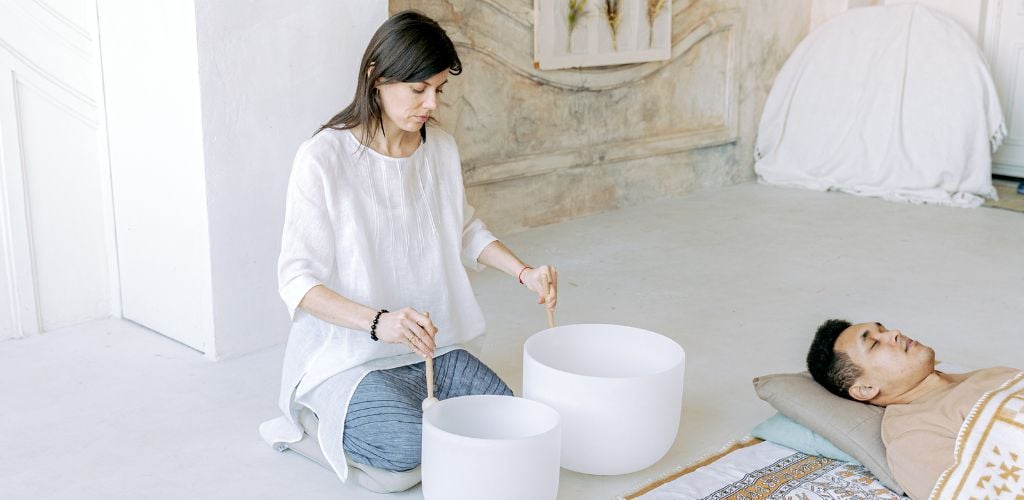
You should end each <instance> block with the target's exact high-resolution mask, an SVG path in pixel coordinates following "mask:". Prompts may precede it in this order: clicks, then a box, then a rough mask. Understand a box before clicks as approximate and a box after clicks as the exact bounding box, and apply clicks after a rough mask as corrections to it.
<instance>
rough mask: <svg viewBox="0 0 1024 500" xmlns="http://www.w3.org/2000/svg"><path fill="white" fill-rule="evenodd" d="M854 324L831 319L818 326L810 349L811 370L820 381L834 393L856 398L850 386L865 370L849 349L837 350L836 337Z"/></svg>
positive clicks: (808, 353)
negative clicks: (857, 362)
mask: <svg viewBox="0 0 1024 500" xmlns="http://www.w3.org/2000/svg"><path fill="white" fill-rule="evenodd" d="M849 327H850V322H849V321H846V320H842V319H830V320H828V321H826V322H824V323H822V324H821V326H819V327H818V332H817V333H815V334H814V341H813V342H811V349H810V350H809V351H808V352H807V370H808V371H810V372H811V376H812V377H814V380H816V381H817V382H818V383H819V384H821V385H822V386H823V387H825V388H826V389H828V390H829V392H831V393H832V394H835V395H837V396H841V397H844V398H846V399H853V397H852V396H850V387H853V383H854V382H855V381H856V380H857V377H860V376H861V373H863V372H862V371H861V369H860V367H859V366H857V365H856V364H854V363H853V360H851V359H850V357H849V356H847V355H846V353H842V352H836V348H835V346H836V339H838V338H839V334H841V333H843V331H844V330H846V329H847V328H849Z"/></svg>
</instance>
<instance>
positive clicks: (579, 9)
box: [565, 0, 587, 52]
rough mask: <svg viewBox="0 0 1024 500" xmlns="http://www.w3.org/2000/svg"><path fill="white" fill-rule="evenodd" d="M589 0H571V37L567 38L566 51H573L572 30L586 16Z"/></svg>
mask: <svg viewBox="0 0 1024 500" xmlns="http://www.w3.org/2000/svg"><path fill="white" fill-rule="evenodd" d="M586 8H587V0H569V38H568V39H567V40H566V44H565V45H566V51H567V52H572V32H573V30H575V29H576V25H577V24H579V22H580V20H582V19H583V17H584V16H586V11H585V9H586Z"/></svg>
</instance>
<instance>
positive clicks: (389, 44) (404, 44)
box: [314, 10, 462, 144]
mask: <svg viewBox="0 0 1024 500" xmlns="http://www.w3.org/2000/svg"><path fill="white" fill-rule="evenodd" d="M445 70H448V72H449V73H451V74H453V75H458V74H459V73H462V61H460V60H459V54H458V53H457V52H456V51H455V45H454V44H453V43H452V41H451V39H450V38H448V34H447V33H445V31H444V29H443V28H441V25H439V24H437V21H434V20H433V19H431V18H429V17H427V16H425V15H423V14H421V13H419V12H416V11H414V10H405V11H402V12H399V13H397V14H395V15H393V16H391V17H390V18H389V19H388V20H387V21H384V24H382V25H381V26H380V28H377V32H376V33H374V34H373V38H371V39H370V43H369V45H367V46H366V52H364V53H363V62H362V63H361V64H360V65H359V75H358V78H359V80H358V83H357V84H356V95H355V97H353V98H352V103H351V104H349V105H348V107H346V108H345V109H343V110H341V112H340V113H338V114H336V115H334V116H333V117H331V119H330V120H327V123H325V124H323V125H322V126H320V128H319V129H317V131H316V132H317V133H320V132H321V131H323V130H324V129H328V128H331V129H336V130H346V129H351V128H355V127H358V126H362V127H363V137H362V138H361V142H362V143H363V144H369V143H370V141H371V140H372V139H373V137H374V136H375V135H377V130H379V129H381V127H382V120H383V111H382V110H381V107H380V95H379V94H378V93H377V92H375V90H376V86H375V85H374V83H375V82H377V81H378V79H379V80H380V83H396V82H422V81H424V80H426V79H428V78H430V77H432V76H434V75H436V74H438V73H440V72H442V71H445ZM430 121H431V123H435V122H434V118H433V117H431V118H430ZM314 135H316V134H314ZM420 135H421V137H423V139H424V140H426V125H424V126H423V128H421V129H420Z"/></svg>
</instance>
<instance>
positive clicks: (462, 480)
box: [421, 396, 561, 500]
mask: <svg viewBox="0 0 1024 500" xmlns="http://www.w3.org/2000/svg"><path fill="white" fill-rule="evenodd" d="M560 438H561V433H560V425H559V417H558V412H556V411H555V410H553V409H551V408H550V407H548V406H546V405H544V404H542V403H538V402H536V401H530V400H527V399H523V398H516V397H510V396H462V397H457V398H451V399H445V400H443V401H439V402H437V403H435V404H434V405H432V406H431V407H430V408H427V410H426V411H425V412H423V465H422V467H423V468H422V471H421V472H422V473H423V497H424V498H425V499H427V500H480V499H483V498H486V499H493V500H523V499H530V500H554V498H555V497H556V496H557V495H558V474H559V468H558V467H559V445H560V442H561V439H560Z"/></svg>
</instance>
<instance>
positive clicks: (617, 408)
mask: <svg viewBox="0 0 1024 500" xmlns="http://www.w3.org/2000/svg"><path fill="white" fill-rule="evenodd" d="M685 362H686V352H685V351H683V348H682V347H681V346H680V345H679V344H677V343H676V342H675V341H673V340H671V339H669V338H667V337H664V336H662V335H659V334H657V333H654V332H649V331H647V330H642V329H639V328H632V327H628V326H618V325H566V326H559V327H555V328H549V329H547V330H542V331H540V332H538V333H536V334H534V335H533V336H531V337H530V338H529V339H527V341H526V345H525V346H524V348H523V397H524V398H527V399H532V400H535V401H539V402H541V403H544V404H547V405H548V406H551V407H552V408H554V409H555V410H558V413H559V414H560V415H561V417H562V460H561V464H562V467H565V468H566V469H569V470H573V471H576V472H582V473H585V474H599V475H614V474H628V473H631V472H636V471H639V470H642V469H645V468H647V467H650V466H651V465H654V464H655V463H656V462H657V461H658V460H660V459H661V458H662V457H664V456H665V453H667V452H668V450H669V448H671V447H672V444H673V443H674V442H675V439H676V434H677V433H678V430H679V415H680V412H681V411H682V404H683V370H684V367H685Z"/></svg>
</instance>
